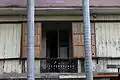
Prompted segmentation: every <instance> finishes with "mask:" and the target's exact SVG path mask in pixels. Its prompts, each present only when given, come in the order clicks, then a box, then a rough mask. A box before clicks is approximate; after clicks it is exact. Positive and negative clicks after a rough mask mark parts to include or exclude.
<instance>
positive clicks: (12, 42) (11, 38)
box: [0, 24, 21, 58]
mask: <svg viewBox="0 0 120 80" xmlns="http://www.w3.org/2000/svg"><path fill="white" fill-rule="evenodd" d="M20 43H21V24H0V44H1V46H0V58H16V57H20Z"/></svg>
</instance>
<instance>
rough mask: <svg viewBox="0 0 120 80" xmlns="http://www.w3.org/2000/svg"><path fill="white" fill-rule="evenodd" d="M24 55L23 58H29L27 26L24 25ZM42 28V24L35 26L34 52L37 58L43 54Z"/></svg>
mask: <svg viewBox="0 0 120 80" xmlns="http://www.w3.org/2000/svg"><path fill="white" fill-rule="evenodd" d="M23 28H24V29H23V30H24V32H23V44H22V45H23V54H22V57H26V56H27V47H28V46H27V35H28V34H27V24H26V23H24V24H23ZM41 29H42V26H41V23H36V24H35V34H34V42H35V43H34V46H35V48H34V50H35V57H40V56H41V54H42V32H41Z"/></svg>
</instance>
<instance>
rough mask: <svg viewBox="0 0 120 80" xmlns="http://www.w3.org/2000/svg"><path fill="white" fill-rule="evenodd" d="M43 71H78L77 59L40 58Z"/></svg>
mask: <svg viewBox="0 0 120 80" xmlns="http://www.w3.org/2000/svg"><path fill="white" fill-rule="evenodd" d="M40 72H41V73H77V72H78V60H77V59H58V58H56V59H55V58H54V59H51V58H49V59H48V58H44V59H41V60H40Z"/></svg>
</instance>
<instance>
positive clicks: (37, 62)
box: [35, 60, 40, 74]
mask: <svg viewBox="0 0 120 80" xmlns="http://www.w3.org/2000/svg"><path fill="white" fill-rule="evenodd" d="M35 73H36V74H38V73H40V60H35Z"/></svg>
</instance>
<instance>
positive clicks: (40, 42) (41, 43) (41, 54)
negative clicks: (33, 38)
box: [40, 23, 42, 57]
mask: <svg viewBox="0 0 120 80" xmlns="http://www.w3.org/2000/svg"><path fill="white" fill-rule="evenodd" d="M41 56H42V23H40V57H41Z"/></svg>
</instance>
